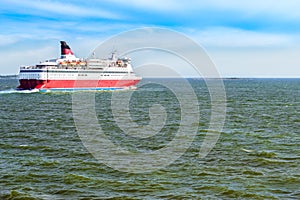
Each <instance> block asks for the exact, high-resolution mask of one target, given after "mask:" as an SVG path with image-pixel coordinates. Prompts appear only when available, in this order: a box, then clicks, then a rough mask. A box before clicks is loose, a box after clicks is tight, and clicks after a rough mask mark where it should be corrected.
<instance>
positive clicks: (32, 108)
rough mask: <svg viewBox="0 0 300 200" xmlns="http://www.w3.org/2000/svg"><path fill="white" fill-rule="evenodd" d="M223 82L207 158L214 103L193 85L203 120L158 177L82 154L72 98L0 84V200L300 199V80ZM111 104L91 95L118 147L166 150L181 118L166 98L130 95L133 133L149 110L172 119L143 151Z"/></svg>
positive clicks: (164, 92) (152, 91) (153, 92)
mask: <svg viewBox="0 0 300 200" xmlns="http://www.w3.org/2000/svg"><path fill="white" fill-rule="evenodd" d="M145 81H146V82H147V81H148V80H143V81H142V83H145ZM166 81H168V80H166ZM169 81H172V83H174V84H176V80H169ZM223 81H224V85H225V90H226V121H225V123H224V127H223V130H222V132H221V133H220V138H219V140H218V141H217V143H216V145H215V146H214V148H213V149H212V151H210V153H209V154H208V155H207V156H206V157H204V158H200V157H199V156H198V153H199V148H200V147H201V145H202V142H203V137H204V135H205V131H206V130H207V129H208V125H209V122H210V116H211V112H210V108H211V103H210V94H209V92H208V89H207V87H206V84H205V82H204V81H203V80H199V79H190V80H189V83H190V84H191V85H192V87H193V88H194V89H195V92H196V95H197V98H198V100H199V112H200V119H199V123H197V124H194V126H197V127H198V133H197V134H196V137H195V138H194V140H193V143H192V144H191V146H190V147H189V149H187V150H186V152H185V153H184V154H183V155H182V156H181V157H179V158H178V159H177V160H175V161H174V162H172V163H171V164H170V165H169V166H167V167H163V168H162V169H160V170H156V171H152V172H147V173H127V172H123V171H119V170H115V169H113V168H111V167H109V166H107V165H105V164H104V162H102V161H101V160H99V159H97V158H95V157H94V156H93V155H92V154H91V153H90V152H89V151H88V150H87V148H86V146H85V145H84V143H83V142H82V140H81V139H80V137H79V134H78V132H77V129H76V126H75V123H74V116H73V110H72V93H70V92H68V93H63V92H50V93H39V92H36V91H16V90H15V89H14V88H15V87H16V86H17V85H18V84H17V80H0V102H1V109H0V122H1V126H0V158H1V160H0V199H300V190H299V185H300V170H299V169H300V148H299V146H300V128H299V127H300V93H299V91H300V79H227V80H223ZM178 87H179V89H180V90H182V91H185V88H184V87H183V86H182V88H180V84H179V86H178ZM125 92H126V91H125ZM111 98H112V92H97V93H95V100H96V101H95V105H96V106H95V109H96V115H97V117H98V120H99V123H100V124H101V127H102V129H103V130H104V131H105V132H106V133H107V134H110V138H111V140H114V141H115V143H116V144H120V145H122V146H123V147H128V149H129V150H132V151H133V150H136V151H139V150H142V151H144V150H147V151H152V150H156V149H159V148H163V147H164V145H166V144H168V143H169V142H170V141H172V139H173V138H174V134H176V131H177V130H178V127H179V123H180V120H181V114H182V113H181V110H180V106H181V105H180V103H179V101H178V100H176V95H175V94H173V93H172V91H171V90H169V89H168V88H166V87H162V86H160V85H158V84H146V85H143V86H140V87H139V85H138V89H137V90H135V91H133V94H132V97H131V101H130V105H131V106H129V109H130V112H131V117H132V120H133V121H135V122H136V123H137V124H139V125H141V126H142V125H145V124H148V123H149V122H150V120H151V118H150V117H149V108H150V107H151V106H152V105H154V104H161V105H162V107H164V109H165V111H166V113H167V115H168V116H167V118H166V120H167V124H166V126H165V127H164V128H163V129H161V131H160V133H161V134H162V135H166V136H164V137H156V138H155V137H152V138H151V139H148V140H147V139H145V140H143V141H142V142H137V141H132V140H129V139H128V136H127V135H126V134H123V132H122V130H121V129H120V127H118V125H117V124H116V122H115V120H114V116H113V115H112V110H111V108H110V107H111Z"/></svg>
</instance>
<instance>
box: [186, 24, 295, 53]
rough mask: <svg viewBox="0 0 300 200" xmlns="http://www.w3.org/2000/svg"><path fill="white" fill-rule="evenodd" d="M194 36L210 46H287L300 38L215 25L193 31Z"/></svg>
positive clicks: (192, 35)
mask: <svg viewBox="0 0 300 200" xmlns="http://www.w3.org/2000/svg"><path fill="white" fill-rule="evenodd" d="M189 35H190V36H191V37H192V38H194V39H195V40H197V41H198V42H200V43H201V44H203V45H204V46H210V47H233V48H235V47H247V48H253V47H255V48H261V47H286V46H290V45H293V44H294V43H295V41H297V40H298V39H299V38H297V36H295V35H288V34H277V33H267V32H255V31H248V30H242V29H235V28H226V27H214V28H209V29H205V30H196V31H192V32H191V33H190V34H189Z"/></svg>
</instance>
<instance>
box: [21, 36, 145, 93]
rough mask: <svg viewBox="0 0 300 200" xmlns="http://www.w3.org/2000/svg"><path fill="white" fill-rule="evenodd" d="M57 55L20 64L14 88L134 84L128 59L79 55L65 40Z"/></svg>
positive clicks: (105, 87) (100, 87) (96, 87)
mask: <svg viewBox="0 0 300 200" xmlns="http://www.w3.org/2000/svg"><path fill="white" fill-rule="evenodd" d="M60 43H61V57H60V58H58V59H50V60H46V61H44V62H40V63H39V64H36V65H34V66H25V67H21V68H20V73H19V82H20V85H19V86H18V89H26V90H28V89H29V90H31V89H38V90H40V91H47V90H75V89H79V90H114V89H124V88H130V87H134V86H135V85H136V84H137V83H138V82H139V81H140V80H141V77H138V76H137V75H136V74H135V73H134V72H133V69H132V66H131V59H130V58H127V57H124V58H117V57H116V55H115V53H112V56H111V57H110V58H108V59H99V58H89V59H79V58H77V57H76V56H75V55H74V53H73V52H72V50H71V48H70V47H69V45H67V43H66V42H65V41H60Z"/></svg>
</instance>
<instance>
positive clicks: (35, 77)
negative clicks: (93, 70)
mask: <svg viewBox="0 0 300 200" xmlns="http://www.w3.org/2000/svg"><path fill="white" fill-rule="evenodd" d="M74 76H75V74H51V75H49V76H48V78H51V77H74ZM78 76H87V74H78ZM100 76H111V75H109V74H101V75H100ZM114 76H124V74H114ZM22 78H25V79H37V78H42V79H43V78H47V76H45V75H44V76H40V75H38V74H34V75H26V76H23V77H22Z"/></svg>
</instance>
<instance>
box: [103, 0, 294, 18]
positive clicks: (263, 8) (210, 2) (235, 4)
mask: <svg viewBox="0 0 300 200" xmlns="http://www.w3.org/2000/svg"><path fill="white" fill-rule="evenodd" d="M106 1H108V0H106ZM108 2H114V3H116V4H119V5H122V6H127V7H133V8H138V9H143V10H153V11H160V12H161V11H163V12H172V11H173V12H176V13H177V14H182V13H184V14H189V15H190V14H192V15H197V14H201V10H215V11H222V10H223V11H236V12H242V13H244V14H245V15H247V16H249V17H257V16H256V15H260V16H271V17H275V18H277V19H287V18H288V19H300V12H299V8H300V1H298V0H288V1H286V0H265V1H261V0H245V1H237V0H206V1H205V0H204V1H199V0H190V1H182V0H165V1H161V0H147V1H141V0H126V1H123V0H109V1H108Z"/></svg>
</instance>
